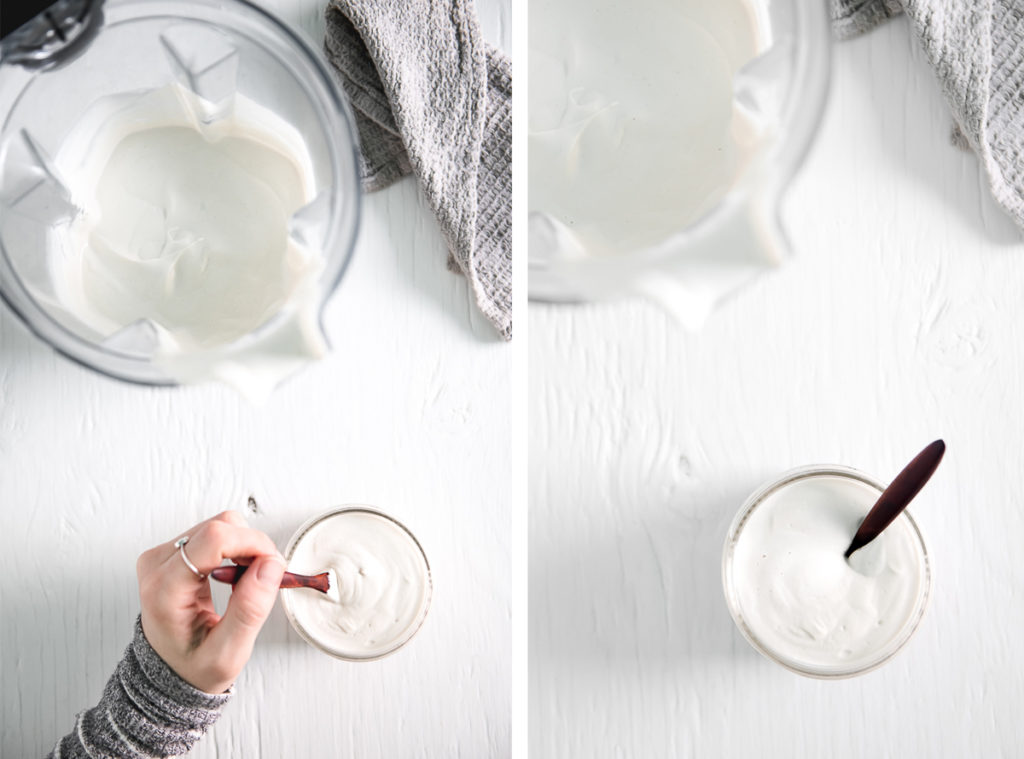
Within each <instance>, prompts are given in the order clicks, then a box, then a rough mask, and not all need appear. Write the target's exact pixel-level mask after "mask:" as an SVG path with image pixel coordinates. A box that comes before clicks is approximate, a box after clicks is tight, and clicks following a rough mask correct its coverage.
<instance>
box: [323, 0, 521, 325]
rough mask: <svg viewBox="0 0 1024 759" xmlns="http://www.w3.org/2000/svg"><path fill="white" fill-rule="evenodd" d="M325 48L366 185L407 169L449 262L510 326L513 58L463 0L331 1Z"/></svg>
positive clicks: (480, 301) (373, 186) (384, 182)
mask: <svg viewBox="0 0 1024 759" xmlns="http://www.w3.org/2000/svg"><path fill="white" fill-rule="evenodd" d="M324 48H325V50H326V52H327V57H328V59H329V60H330V62H331V64H332V65H333V66H334V68H335V70H336V71H337V72H338V74H339V77H340V81H341V84H342V86H343V87H344V89H345V92H346V93H347V95H348V97H349V100H350V102H351V103H352V106H353V108H354V110H355V112H356V122H357V125H358V128H359V139H360V149H361V153H362V174H363V178H362V179H363V186H364V187H365V188H366V190H367V191H368V192H373V191H374V190H379V189H382V188H384V187H387V186H388V185H389V184H391V183H392V182H394V181H396V180H397V179H399V178H401V177H403V176H405V175H407V174H410V173H414V174H416V176H417V177H418V178H419V182H420V186H421V187H422V188H423V192H424V194H425V195H426V197H427V200H428V202H429V203H430V206H431V208H432V209H433V211H434V214H435V215H436V216H437V219H438V221H439V223H440V225H441V231H442V232H443V234H444V237H445V240H446V242H447V244H448V249H449V258H448V266H449V268H450V269H452V270H453V271H461V272H462V273H463V274H465V276H466V278H467V279H468V280H469V283H470V287H471V288H472V290H473V295H474V297H475V298H476V302H477V305H478V306H479V307H480V310H481V311H483V313H484V315H485V316H486V317H487V318H488V319H489V320H490V321H491V323H493V324H494V326H495V327H496V328H497V329H498V331H499V332H500V333H501V335H502V337H504V338H505V339H506V340H509V339H511V337H512V111H511V101H512V69H511V64H510V63H509V60H508V58H507V57H506V56H505V55H504V54H502V53H501V52H500V51H499V50H497V49H495V48H492V47H490V46H489V45H487V44H486V43H485V42H484V40H483V38H482V36H481V34H480V27H479V23H478V21H477V17H476V11H475V8H474V7H473V5H472V2H471V0H331V2H330V4H329V5H328V7H327V37H326V40H325V43H324Z"/></svg>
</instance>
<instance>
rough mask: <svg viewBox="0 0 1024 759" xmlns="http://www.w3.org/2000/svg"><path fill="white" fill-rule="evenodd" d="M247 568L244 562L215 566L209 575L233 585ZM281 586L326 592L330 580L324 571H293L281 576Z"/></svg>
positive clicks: (218, 580)
mask: <svg viewBox="0 0 1024 759" xmlns="http://www.w3.org/2000/svg"><path fill="white" fill-rule="evenodd" d="M248 568H249V567H248V566H246V565H245V564H232V565H230V566H226V567H217V568H216V569H215V570H213V571H212V572H210V577H212V578H213V579H214V580H217V582H226V583H227V584H228V585H234V584H235V583H236V582H238V580H239V579H240V578H241V577H242V575H244V574H245V570H247V569H248ZM281 587H282V588H312V589H313V590H319V591H320V592H321V593H326V592H327V588H328V587H330V580H329V579H328V576H327V573H326V572H322V573H320V574H318V575H297V574H295V573H294V572H285V573H284V577H282V578H281Z"/></svg>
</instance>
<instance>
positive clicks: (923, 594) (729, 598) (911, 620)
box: [722, 465, 931, 679]
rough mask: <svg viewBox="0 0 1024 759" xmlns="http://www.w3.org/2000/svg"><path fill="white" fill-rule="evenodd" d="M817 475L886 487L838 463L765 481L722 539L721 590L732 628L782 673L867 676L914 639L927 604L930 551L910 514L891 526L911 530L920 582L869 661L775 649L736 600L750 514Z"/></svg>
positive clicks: (905, 513) (876, 487)
mask: <svg viewBox="0 0 1024 759" xmlns="http://www.w3.org/2000/svg"><path fill="white" fill-rule="evenodd" d="M820 477H839V478H848V479H851V480H854V481H855V482H857V483H861V484H863V485H866V486H867V487H868V488H870V489H871V490H873V491H875V492H877V494H878V495H881V494H882V491H883V490H884V489H885V486H884V485H883V484H882V483H880V482H878V481H877V480H875V479H873V478H872V477H869V476H868V475H866V474H864V473H863V472H859V471H857V470H856V469H851V468H849V467H844V466H838V465H816V466H806V467H801V468H799V469H793V470H791V471H789V472H786V473H784V474H783V475H781V476H780V477H779V478H778V479H774V480H772V481H771V482H768V483H767V484H765V485H764V486H762V487H761V488H759V489H758V490H757V491H755V492H754V493H753V494H752V495H751V496H750V497H749V498H748V499H747V501H746V502H745V503H744V504H743V507H742V508H741V509H740V510H739V512H738V513H737V515H736V517H735V519H734V520H733V522H732V525H731V526H730V527H729V532H728V534H727V535H726V539H725V549H724V551H723V553H722V586H723V589H724V591H725V600H726V604H727V605H728V607H729V612H730V614H732V618H733V620H734V621H735V622H736V626H737V627H738V628H739V629H740V632H741V633H743V637H745V638H746V639H747V641H748V642H749V643H750V645H751V646H753V647H754V648H755V649H756V650H757V651H758V652H760V653H761V654H763V655H764V656H765V657H767V658H768V659H770V660H772V661H774V662H776V663H777V664H780V665H782V666H783V667H785V668H786V669H789V670H791V671H793V672H796V673H798V674H801V675H805V676H807V677H814V678H819V679H840V678H847V677H854V676H856V675H862V674H864V673H866V672H870V671H872V670H874V669H877V668H878V667H880V666H882V665H883V664H884V663H885V662H887V661H889V659H891V658H892V657H893V656H895V655H896V654H897V653H898V652H899V651H900V650H901V649H902V648H903V647H904V646H905V645H906V644H907V642H908V641H909V640H910V639H911V638H912V637H913V635H914V633H915V632H916V631H917V629H918V627H919V625H920V623H921V620H922V618H923V617H924V613H925V610H926V608H927V606H928V600H929V597H930V594H931V567H930V563H929V557H928V549H927V547H926V546H925V543H924V538H923V537H922V536H921V531H920V530H919V529H918V527H917V523H916V522H914V519H913V517H911V516H910V513H909V512H908V511H904V512H903V513H902V514H900V516H899V517H897V522H894V524H898V523H900V522H902V523H903V524H904V525H906V526H907V527H908V528H909V533H910V534H911V535H912V543H913V544H914V547H915V549H916V550H915V553H916V554H917V558H918V561H919V571H920V582H919V585H918V589H917V593H916V595H915V598H914V603H913V605H912V609H911V612H910V613H909V614H908V615H907V617H906V618H905V620H903V623H902V625H901V626H900V628H899V629H898V630H897V631H896V632H895V633H894V634H893V636H892V637H890V638H889V639H888V640H887V641H885V642H884V644H883V645H881V646H880V647H879V648H878V649H877V651H874V652H873V653H872V654H871V656H870V657H869V659H868V660H867V661H862V662H861V663H859V664H857V665H855V666H851V665H850V664H844V663H843V662H842V661H839V660H837V661H836V662H835V663H834V664H832V665H828V666H825V665H821V664H812V663H808V662H805V661H801V660H799V659H797V658H795V657H793V656H788V655H786V654H785V653H783V652H780V651H777V650H774V649H773V648H772V647H771V646H770V645H769V644H768V643H767V642H766V640H765V636H764V634H763V633H761V634H759V631H758V629H756V627H757V625H756V624H752V622H751V618H750V617H749V615H745V614H744V610H743V604H742V602H741V600H740V594H739V591H738V586H737V583H738V582H740V580H738V579H737V576H736V572H735V571H734V566H733V565H734V558H735V552H736V546H737V543H738V541H739V539H740V537H741V536H742V534H743V530H744V527H745V526H746V525H747V523H748V521H749V520H750V517H751V515H752V514H753V513H754V512H755V511H756V510H757V508H758V507H759V506H761V505H762V504H764V503H765V501H766V499H768V498H769V496H772V495H773V494H776V493H777V492H778V491H780V490H782V489H783V488H785V487H787V486H789V485H792V484H793V483H795V482H798V481H800V480H807V479H812V478H820ZM890 529H891V526H890ZM850 537H851V538H852V537H853V536H852V535H851V536H850Z"/></svg>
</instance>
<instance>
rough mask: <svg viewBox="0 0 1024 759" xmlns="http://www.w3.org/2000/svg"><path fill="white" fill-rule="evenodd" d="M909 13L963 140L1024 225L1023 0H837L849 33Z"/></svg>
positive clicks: (843, 29)
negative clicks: (1021, 3) (975, 154)
mask: <svg viewBox="0 0 1024 759" xmlns="http://www.w3.org/2000/svg"><path fill="white" fill-rule="evenodd" d="M900 13H906V14H907V17H908V18H909V19H910V23H911V26H912V28H913V30H914V34H915V36H916V37H917V38H918V40H919V41H920V43H921V46H922V47H923V48H924V51H925V54H926V55H927V57H928V60H929V61H930V62H931V65H932V68H933V69H934V70H935V73H936V74H937V75H938V77H939V81H940V82H941V84H942V89H943V92H944V93H945V96H946V100H947V101H948V102H949V105H950V107H951V108H952V111H953V117H954V118H955V120H956V126H957V131H958V133H957V134H956V135H955V137H956V138H957V140H958V141H962V142H966V144H967V145H968V146H969V147H970V148H972V149H973V150H974V151H975V153H977V155H978V157H979V158H980V159H981V163H982V165H983V166H984V168H985V172H986V174H987V175H988V181H989V186H990V188H991V190H992V195H993V196H994V197H995V199H996V200H997V201H998V202H999V204H1000V205H1001V206H1002V207H1003V208H1005V209H1006V211H1007V212H1008V213H1009V214H1010V216H1011V217H1013V220H1014V221H1015V222H1016V223H1017V226H1018V227H1020V228H1022V229H1024V160H1022V159H1024V100H1022V99H1021V92H1022V91H1024V7H1022V6H1021V5H1020V3H1019V2H1017V1H1016V0H832V24H833V29H834V31H835V33H836V35H837V36H839V37H840V38H842V39H845V38H848V37H852V36H855V35H857V34H860V33H862V32H865V31H868V30H869V29H872V28H873V27H874V26H876V25H877V24H878V23H880V22H882V21H884V20H885V19H888V18H891V17H892V16H895V15H898V14H900Z"/></svg>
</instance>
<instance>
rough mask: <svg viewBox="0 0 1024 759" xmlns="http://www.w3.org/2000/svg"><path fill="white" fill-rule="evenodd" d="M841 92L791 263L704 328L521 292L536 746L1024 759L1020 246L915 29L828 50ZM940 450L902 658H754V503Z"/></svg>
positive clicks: (802, 180) (548, 754)
mask: <svg viewBox="0 0 1024 759" xmlns="http://www.w3.org/2000/svg"><path fill="white" fill-rule="evenodd" d="M832 85H833V86H832V94H831V100H830V103H829V105H828V107H827V111H826V114H825V119H824V122H823V125H822V129H821V132H820V134H819V137H818V139H817V142H816V145H815V147H814V149H813V151H812V153H811V155H810V156H809V159H808V161H807V163H806V164H805V166H804V169H803V171H802V172H801V174H800V175H799V176H798V178H797V180H796V181H795V183H794V184H793V186H792V188H791V192H790V193H789V196H788V199H787V202H786V204H785V214H784V218H785V220H786V223H787V227H788V230H789V233H790V236H791V239H792V242H793V245H794V248H795V251H796V254H795V256H794V257H793V258H792V259H791V260H790V261H788V262H786V263H785V264H784V265H783V266H782V267H781V268H780V269H778V270H777V271H774V272H772V273H770V274H769V275H767V276H764V277H762V278H761V279H759V280H758V281H757V282H756V283H755V284H754V285H753V286H751V287H748V288H746V289H745V290H743V291H742V292H740V293H739V294H737V295H736V296H735V297H733V298H731V299H730V300H729V301H728V302H727V303H726V304H725V305H724V306H723V307H722V308H720V309H719V310H718V311H717V312H716V313H715V314H713V315H712V317H711V319H710V320H709V322H708V324H707V326H706V327H705V328H704V329H703V330H702V331H701V332H700V333H697V334H687V333H685V332H684V331H682V330H681V329H680V328H678V327H677V326H676V325H675V324H674V323H672V322H670V321H669V319H668V318H667V317H666V316H665V314H663V313H662V311H660V310H659V309H658V308H657V307H655V306H652V305H648V304H646V303H642V302H629V303H617V304H611V305H589V306H576V307H564V306H562V307H557V306H549V305H536V304H531V308H530V424H531V440H530V453H529V459H530V470H531V475H530V480H531V481H530V498H531V511H530V586H529V591H530V622H529V627H530V665H531V673H530V697H531V700H530V710H529V711H530V743H531V753H530V755H531V758H537V759H553V758H561V757H594V758H601V757H642V758H643V759H656V758H658V757H715V758H716V759H723V758H728V757H737V758H739V757H743V758H744V759H746V758H748V757H833V758H836V757H839V758H842V757H892V758H893V759H902V758H904V757H1014V756H1020V755H1021V750H1022V747H1024V728H1022V726H1021V725H1022V723H1021V720H1020V711H1021V706H1022V704H1024V647H1022V646H1021V645H1020V642H1019V637H1020V630H1021V629H1022V628H1024V601H1022V592H1021V587H1022V586H1024V561H1022V560H1021V548H1020V544H1021V538H1022V537H1024V508H1022V506H1024V499H1022V496H1021V493H1022V485H1024V482H1022V480H1024V466H1022V464H1021V454H1022V450H1024V449H1022V444H1024V424H1022V422H1024V327H1022V325H1024V297H1022V295H1024V245H1022V243H1021V237H1020V235H1019V234H1018V233H1017V232H1016V231H1015V230H1014V228H1013V226H1012V224H1010V222H1009V221H1008V220H1007V219H1005V218H1004V217H1003V216H1002V214H1001V212H1000V211H999V210H998V208H997V207H996V206H995V204H994V202H993V201H991V200H990V198H989V197H988V195H987V191H986V189H985V186H984V179H983V176H982V174H981V171H980V169H979V166H978V162H977V160H976V159H975V157H974V156H973V155H971V154H968V153H964V152H960V151H959V150H958V149H956V148H954V147H952V146H951V145H950V141H949V135H950V127H951V117H950V116H949V113H948V110H947V108H946V106H945V104H944V102H943V100H942V97H941V94H940V90H939V87H938V85H937V83H936V81H935V79H934V77H933V75H932V73H931V72H930V70H929V69H928V66H927V64H926V62H925V60H924V58H923V55H922V54H921V53H920V52H919V51H918V50H917V49H916V48H912V47H911V42H910V34H909V28H908V26H907V24H906V23H905V22H904V21H902V20H900V21H897V22H894V23H890V24H889V25H887V26H885V27H884V28H881V29H879V30H877V31H876V32H874V33H872V34H871V35H869V36H867V37H865V38H862V39H858V40H855V41H852V42H847V43H842V44H839V45H837V46H836V49H835V69H834V72H833V82H832ZM937 437H944V438H945V440H946V442H947V444H948V446H949V448H948V453H947V456H946V459H945V461H944V462H943V464H942V466H941V468H940V469H939V472H938V474H937V475H936V478H935V479H934V480H933V481H932V483H931V484H929V485H928V487H927V488H926V490H925V491H924V492H923V493H922V495H921V496H920V500H919V503H917V504H916V506H914V507H913V508H912V513H913V514H914V516H915V518H916V519H917V520H918V523H919V524H920V526H921V528H922V530H923V532H924V535H925V539H926V541H927V543H928V546H929V549H930V552H931V556H932V560H933V568H934V585H933V592H934V595H933V599H932V603H931V607H930V609H929V610H928V612H927V614H926V617H925V619H924V622H923V625H922V627H921V629H920V631H919V633H918V635H917V637H916V638H915V639H914V640H913V641H912V642H911V643H910V645H909V647H908V648H907V649H906V650H904V651H903V652H902V653H901V654H900V655H899V656H898V657H897V658H895V659H894V660H893V661H891V662H890V663H889V664H887V665H886V666H884V667H883V668H882V669H881V670H879V671H876V672H874V673H871V674H868V675H866V676H863V677H860V678H856V679H853V680H848V681H841V682H820V681H815V680H810V679H804V678H801V677H799V676H797V675H794V674H791V673H789V672H787V671H785V670H783V669H782V668H781V667H778V666H776V665H775V664H773V663H771V662H769V661H767V660H766V659H763V658H762V657H761V656H759V655H758V654H757V653H755V652H754V650H753V649H752V648H751V647H750V646H749V645H748V644H747V643H746V642H745V641H744V639H743V638H742V637H741V635H740V633H739V632H738V630H736V628H735V626H734V624H733V622H732V620H731V618H730V616H729V613H728V611H727V609H726V606H725V602H724V599H723V595H722V591H721V580H720V572H721V570H720V566H721V550H722V543H723V540H724V536H725V531H726V529H727V527H728V524H729V522H730V520H731V519H732V517H733V516H734V514H735V512H736V510H737V509H738V508H739V506H740V504H741V503H742V502H743V500H744V499H745V497H746V496H747V495H748V494H749V493H750V492H751V491H752V490H753V489H754V488H755V487H756V486H757V485H759V484H760V483H762V482H763V481H764V480H765V479H767V478H768V477H770V476H772V475H774V474H777V473H779V472H781V471H783V470H785V469H788V468H791V467H794V466H798V465H803V464H811V463H842V464H847V465H851V466H855V467H858V468H860V469H863V470H865V471H867V472H870V473H873V474H875V475H877V476H878V477H880V478H882V479H885V480H888V479H891V478H892V476H893V475H894V474H895V473H896V472H897V471H898V470H899V468H900V467H901V466H902V465H903V464H904V463H906V462H907V461H908V460H909V459H910V458H911V457H912V456H913V455H914V454H915V453H917V451H918V450H919V449H920V448H921V447H923V446H924V445H925V444H926V443H928V442H930V441H931V440H932V439H934V438H937Z"/></svg>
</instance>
